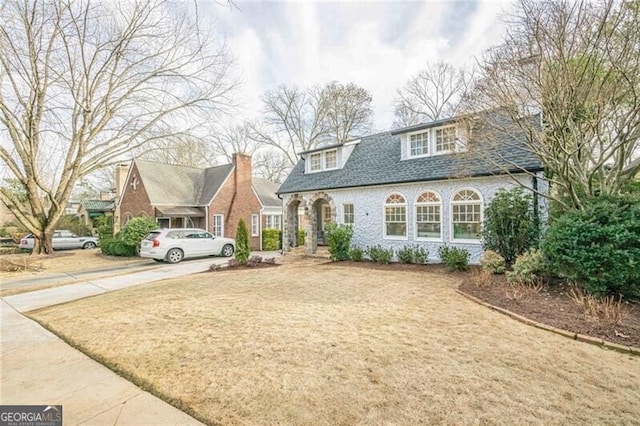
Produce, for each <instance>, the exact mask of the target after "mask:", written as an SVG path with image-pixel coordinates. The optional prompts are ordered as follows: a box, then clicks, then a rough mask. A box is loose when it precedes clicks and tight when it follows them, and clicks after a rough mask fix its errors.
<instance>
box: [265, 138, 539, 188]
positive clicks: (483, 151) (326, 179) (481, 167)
mask: <svg viewBox="0 0 640 426" xmlns="http://www.w3.org/2000/svg"><path fill="white" fill-rule="evenodd" d="M398 133H399V132H398V131H394V132H393V133H392V132H385V133H379V134H375V135H371V136H366V137H363V138H361V139H360V143H359V144H357V145H356V146H355V148H354V150H353V152H352V153H351V155H350V156H349V159H348V160H347V162H346V164H345V165H344V167H343V168H342V169H338V170H331V171H326V172H316V173H304V161H303V160H300V161H298V164H296V166H295V167H294V168H293V170H292V172H291V173H290V174H289V176H288V177H287V179H286V180H285V181H284V183H283V184H282V185H281V186H280V189H278V193H279V194H290V193H295V192H305V191H318V190H327V189H338V188H351V187H361V186H372V185H385V184H395V183H408V182H424V181H433V180H445V179H452V178H462V177H472V176H490V175H498V174H504V173H505V172H506V171H509V172H517V171H523V170H527V171H538V170H542V164H541V163H540V160H539V159H538V158H537V157H536V156H535V155H534V154H533V153H532V152H530V151H529V150H527V149H525V148H524V147H523V145H522V143H521V142H518V140H516V139H515V138H513V137H511V136H508V135H506V134H504V135H503V136H502V137H501V138H500V141H499V142H496V143H492V144H485V146H484V147H482V145H479V143H478V142H476V144H478V145H477V146H480V147H481V148H479V149H474V150H469V151H467V152H461V153H455V154H444V155H435V156H431V157H421V158H413V159H407V160H401V159H400V149H401V146H400V145H401V139H400V135H399V134H398Z"/></svg>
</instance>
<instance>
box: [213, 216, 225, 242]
mask: <svg viewBox="0 0 640 426" xmlns="http://www.w3.org/2000/svg"><path fill="white" fill-rule="evenodd" d="M216 217H219V218H220V235H216V232H215V226H216V221H215V218H216ZM211 219H212V221H211V222H212V223H211V233H212V234H213V235H215V236H216V237H224V215H223V214H219V213H216V214H214V215H212V216H211Z"/></svg>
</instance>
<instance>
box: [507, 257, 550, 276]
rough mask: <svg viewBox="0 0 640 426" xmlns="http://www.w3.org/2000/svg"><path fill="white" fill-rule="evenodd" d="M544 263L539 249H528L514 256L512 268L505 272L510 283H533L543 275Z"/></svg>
mask: <svg viewBox="0 0 640 426" xmlns="http://www.w3.org/2000/svg"><path fill="white" fill-rule="evenodd" d="M546 269H547V268H546V265H545V262H544V257H543V255H542V252H541V251H540V250H529V251H527V252H525V253H523V254H521V255H520V256H518V257H517V258H516V261H515V263H514V264H513V269H512V270H511V271H508V272H507V279H508V280H509V282H510V283H512V284H535V282H536V281H538V279H540V278H541V277H542V276H543V275H545V271H546Z"/></svg>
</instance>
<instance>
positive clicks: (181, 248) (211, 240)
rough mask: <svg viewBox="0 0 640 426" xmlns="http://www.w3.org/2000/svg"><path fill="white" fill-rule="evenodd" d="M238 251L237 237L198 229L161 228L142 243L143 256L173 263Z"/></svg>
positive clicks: (229, 255) (229, 254)
mask: <svg viewBox="0 0 640 426" xmlns="http://www.w3.org/2000/svg"><path fill="white" fill-rule="evenodd" d="M235 250H236V242H235V241H234V240H233V239H231V238H223V237H214V236H213V235H212V234H211V233H210V232H207V231H205V230H204V229H197V228H172V229H158V230H155V231H151V232H150V233H149V235H147V236H146V237H145V238H144V239H143V240H142V242H141V243H140V257H145V258H149V259H153V260H155V261H156V262H163V261H167V262H169V263H178V262H180V261H181V260H182V259H186V258H190V257H203V256H225V257H231V256H232V255H233V253H234V252H235Z"/></svg>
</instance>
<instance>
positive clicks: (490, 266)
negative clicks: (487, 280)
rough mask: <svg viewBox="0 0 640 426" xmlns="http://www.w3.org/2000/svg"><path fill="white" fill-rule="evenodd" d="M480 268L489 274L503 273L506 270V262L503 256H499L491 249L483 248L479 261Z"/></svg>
mask: <svg viewBox="0 0 640 426" xmlns="http://www.w3.org/2000/svg"><path fill="white" fill-rule="evenodd" d="M480 265H481V266H482V269H483V270H484V271H486V272H489V273H491V274H504V271H505V270H506V262H505V261H504V257H502V256H500V255H499V254H498V253H496V252H495V251H493V250H485V252H484V254H483V255H482V260H481V261H480Z"/></svg>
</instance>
